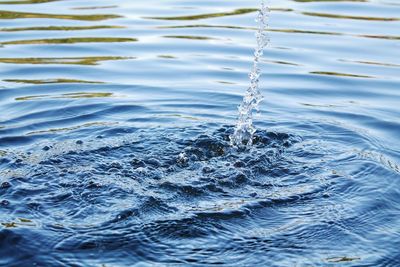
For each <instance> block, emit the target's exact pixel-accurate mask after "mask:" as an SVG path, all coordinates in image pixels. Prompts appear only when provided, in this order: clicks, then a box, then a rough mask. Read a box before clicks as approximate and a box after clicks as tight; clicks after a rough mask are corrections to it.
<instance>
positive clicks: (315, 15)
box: [302, 12, 400, 21]
mask: <svg viewBox="0 0 400 267" xmlns="http://www.w3.org/2000/svg"><path fill="white" fill-rule="evenodd" d="M302 14H303V15H307V16H314V17H324V18H333V19H355V20H371V21H399V20H400V18H381V17H363V16H350V15H337V14H326V13H316V12H302Z"/></svg>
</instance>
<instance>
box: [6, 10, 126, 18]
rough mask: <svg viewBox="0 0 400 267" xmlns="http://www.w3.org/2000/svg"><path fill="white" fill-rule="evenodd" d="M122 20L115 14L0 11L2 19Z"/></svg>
mask: <svg viewBox="0 0 400 267" xmlns="http://www.w3.org/2000/svg"><path fill="white" fill-rule="evenodd" d="M116 18H121V16H119V15H113V14H96V15H72V14H71V15H63V14H45V13H30V12H17V11H5V10H0V20H1V19H66V20H82V21H101V20H107V19H116Z"/></svg>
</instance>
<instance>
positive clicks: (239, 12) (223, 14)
mask: <svg viewBox="0 0 400 267" xmlns="http://www.w3.org/2000/svg"><path fill="white" fill-rule="evenodd" d="M257 10H258V9H256V8H241V9H236V10H234V11H231V12H221V13H209V14H200V15H191V16H177V17H145V18H146V19H155V20H200V19H209V18H218V17H226V16H235V15H243V14H248V13H253V12H256V11H257Z"/></svg>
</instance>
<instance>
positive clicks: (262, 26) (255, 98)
mask: <svg viewBox="0 0 400 267" xmlns="http://www.w3.org/2000/svg"><path fill="white" fill-rule="evenodd" d="M268 12H269V8H268V6H267V5H266V4H265V3H264V2H261V7H260V10H259V12H258V16H257V19H256V22H258V24H259V27H258V30H257V33H256V39H257V46H256V49H255V51H254V61H253V68H252V70H251V73H250V74H249V78H250V87H249V88H248V89H247V91H246V94H245V96H244V97H243V102H242V104H240V106H239V119H238V122H237V124H236V128H235V131H234V133H233V135H232V136H231V144H232V145H234V146H238V147H241V146H243V145H244V146H247V147H250V146H251V145H252V143H253V135H254V133H255V132H256V129H255V128H254V126H253V110H254V109H255V110H257V109H258V105H259V104H260V102H261V101H262V98H263V97H262V94H261V92H260V88H259V79H260V76H261V70H260V68H259V64H260V60H261V57H262V55H263V53H264V48H265V46H266V45H267V44H268V37H267V34H266V33H265V30H266V29H267V23H268Z"/></svg>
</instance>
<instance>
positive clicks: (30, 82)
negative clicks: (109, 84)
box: [3, 79, 102, 84]
mask: <svg viewBox="0 0 400 267" xmlns="http://www.w3.org/2000/svg"><path fill="white" fill-rule="evenodd" d="M3 81H5V82H12V83H28V84H49V83H94V84H96V83H102V82H96V81H84V80H74V79H46V80H22V79H4V80H3Z"/></svg>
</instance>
